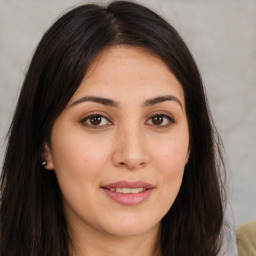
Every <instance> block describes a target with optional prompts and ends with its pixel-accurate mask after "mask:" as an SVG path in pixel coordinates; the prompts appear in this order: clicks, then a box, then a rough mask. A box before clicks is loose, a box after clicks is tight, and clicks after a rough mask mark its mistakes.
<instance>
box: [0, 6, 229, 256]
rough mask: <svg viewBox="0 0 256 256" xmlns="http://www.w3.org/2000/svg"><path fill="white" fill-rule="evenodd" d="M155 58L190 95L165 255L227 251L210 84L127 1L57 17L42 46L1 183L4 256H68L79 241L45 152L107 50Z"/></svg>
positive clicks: (180, 47)
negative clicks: (125, 48) (122, 48)
mask: <svg viewBox="0 0 256 256" xmlns="http://www.w3.org/2000/svg"><path fill="white" fill-rule="evenodd" d="M120 44H125V45H132V46H139V47H143V48H146V49H147V50H150V51H151V52H153V53H154V54H156V55H157V56H159V58H161V59H162V60H163V61H164V62H165V63H166V64H167V65H168V67H169V68H170V71H171V72H172V73H173V74H174V75H175V76H176V78H177V79H178V80H179V82H180V83H181V85H182V87H183V91H184V95H185V105H186V114H187V118H188V123H189V132H190V158H189V161H188V163H187V165H186V167H185V172H184V178H183V182H182V185H181V188H180V191H179V194H178V196H177V198H176V200H175V202H174V204H173V206H172V207H171V208H170V210H169V211H168V213H167V214H166V216H165V217H164V218H163V220H162V229H161V230H162V234H161V248H162V255H163V256H180V255H182V256H186V255H187V256H193V255H197V256H199V255H203V256H214V255H217V253H218V251H219V248H220V246H221V241H222V236H221V229H222V225H223V199H224V198H223V195H224V193H223V191H224V188H223V184H222V179H221V176H222V175H225V169H224V168H220V167H221V166H223V165H222V164H223V162H222V156H221V150H220V142H219V138H218V135H217V132H216V129H215V127H214V124H213V122H212V119H211V115H210V112H209V109H208V105H207V100H206V96H205V93H204V88H203V84H202V80H201V77H200V74H199V72H198V69H197V67H196V64H195V62H194V60H193V57H192V55H191V54H190V51H189V50H188V48H187V46H186V45H185V43H184V42H183V40H182V39H181V37H180V36H179V34H178V33H177V32H176V31H175V29H174V28H173V27H172V26H171V25H170V24H168V23H167V22H166V21H165V20H164V19H162V18H161V17H160V16H158V15H157V14H155V13H154V12H152V11H151V10H149V9H147V8H145V7H143V6H141V5H138V4H135V3H131V2H127V1H117V2H112V3H110V4H109V5H108V6H106V7H101V6H98V5H94V4H89V5H82V6H79V7H77V8H75V9H73V10H71V11H70V12H68V13H66V14H65V15H63V16H62V17H61V18H59V19H58V20H57V21H56V22H55V23H54V24H53V25H52V26H51V27H50V28H49V30H48V31H47V32H46V33H45V35H44V36H43V38H42V40H41V41H40V43H39V45H38V47H37V49H36V51H35V53H34V56H33V58H32V61H31V64H30V67H29V69H28V72H27V75H26V77H25V80H24V83H23V86H22V88H21V93H20V97H19V100H18V104H17V108H16V112H15V115H14V117H13V120H12V124H11V127H10V130H9V135H8V136H9V137H8V145H7V150H6V155H5V159H4V164H3V170H2V176H1V206H0V207H1V208H0V254H1V255H4V256H14V255H15V256H17V255H19V256H35V255H36V256H68V244H69V243H72V241H71V240H70V237H69V233H68V227H67V223H66V220H65V215H64V213H63V209H62V196H61V191H60V188H59V185H58V182H57V179H56V176H55V174H54V172H47V171H45V170H44V169H43V168H42V166H41V162H42V148H43V145H44V143H45V142H49V138H50V135H51V129H52V125H53V123H54V121H55V120H56V118H57V117H58V115H59V114H60V113H61V112H62V110H63V109H64V107H65V106H66V104H67V103H68V101H69V99H70V98H71V96H72V95H73V94H74V92H75V91H76V90H77V88H78V87H79V84H80V83H81V81H82V79H83V77H84V75H85V73H86V70H87V69H88V67H89V65H90V63H91V62H92V60H93V59H94V58H95V57H96V56H97V55H98V54H99V53H100V52H101V51H102V50H103V48H104V47H106V46H111V45H120Z"/></svg>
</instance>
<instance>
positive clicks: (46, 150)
mask: <svg viewBox="0 0 256 256" xmlns="http://www.w3.org/2000/svg"><path fill="white" fill-rule="evenodd" d="M43 161H46V163H47V164H46V165H45V166H44V169H46V170H53V169H54V164H53V158H52V153H51V150H50V147H49V145H48V143H45V145H44V150H43Z"/></svg>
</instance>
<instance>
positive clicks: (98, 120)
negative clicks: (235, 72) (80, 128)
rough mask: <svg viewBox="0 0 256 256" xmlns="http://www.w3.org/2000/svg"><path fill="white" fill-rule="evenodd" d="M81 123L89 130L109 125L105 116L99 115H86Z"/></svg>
mask: <svg viewBox="0 0 256 256" xmlns="http://www.w3.org/2000/svg"><path fill="white" fill-rule="evenodd" d="M81 123H82V124H84V125H86V126H88V127H90V128H101V127H104V126H107V125H110V124H111V122H110V121H109V120H108V119H107V118H106V117H105V116H103V115H100V114H91V115H88V116H86V117H84V118H83V119H82V120H81Z"/></svg>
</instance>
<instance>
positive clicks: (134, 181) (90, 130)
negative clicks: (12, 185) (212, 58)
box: [45, 46, 189, 237]
mask: <svg viewBox="0 0 256 256" xmlns="http://www.w3.org/2000/svg"><path fill="white" fill-rule="evenodd" d="M188 145H189V132H188V123H187V118H186V113H185V103H184V95H183V90H182V87H181V85H180V83H179V82H178V81H177V79H176V78H175V76H174V75H173V74H172V73H171V72H170V70H169V69H168V68H167V66H166V65H165V64H164V62H163V61H161V60H160V59H159V58H157V57H154V56H153V55H152V54H150V53H148V52H147V51H145V50H142V49H138V48H135V47H129V46H115V47H110V48H107V49H105V50H104V51H103V52H102V53H101V54H100V55H99V56H98V57H97V59H96V60H95V62H94V63H93V64H92V65H91V67H90V68H89V70H88V72H87V74H86V75H85V77H84V79H83V81H82V83H81V85H80V86H79V88H78V89H77V91H76V92H75V94H74V95H73V96H72V98H71V100H70V102H69V103H68V104H67V106H66V108H65V109H64V111H63V112H62V113H61V114H60V115H59V117H58V118H57V120H56V121H55V123H54V125H53V129H52V134H51V145H46V148H45V156H46V160H47V162H48V164H47V166H46V168H47V169H49V170H51V169H54V170H55V172H56V175H57V179H58V182H59V185H60V188H61V191H62V193H63V205H64V211H65V215H66V218H67V221H68V225H69V226H70V228H71V229H73V230H77V229H80V230H85V231H86V232H90V231H91V232H96V233H97V232H100V233H101V234H109V235H114V236H122V237H123V236H130V235H139V234H143V233H146V232H151V231H152V232H153V231H154V232H155V231H156V230H158V228H159V224H160V221H161V219H162V218H163V216H164V215H165V214H166V213H167V211H168V210H169V209H170V207H171V206H172V204H173V202H174V200H175V198H176V196H177V193H178V191H179V189H180V186H181V182H182V177H183V171H184V166H185V165H186V162H187V160H188Z"/></svg>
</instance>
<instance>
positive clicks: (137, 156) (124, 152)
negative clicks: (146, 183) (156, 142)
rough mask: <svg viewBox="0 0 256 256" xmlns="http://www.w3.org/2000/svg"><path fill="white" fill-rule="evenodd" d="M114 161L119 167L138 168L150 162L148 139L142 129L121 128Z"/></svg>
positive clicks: (116, 142) (116, 141)
mask: <svg viewBox="0 0 256 256" xmlns="http://www.w3.org/2000/svg"><path fill="white" fill-rule="evenodd" d="M112 161H113V163H114V165H115V166H117V167H119V168H126V169H128V170H136V169H141V168H144V167H145V166H146V165H147V164H148V162H149V154H148V151H147V146H146V140H145V136H144V134H143V132H141V131H140V129H138V128H137V129H120V131H119V132H118V133H117V134H116V138H115V147H114V152H113V158H112Z"/></svg>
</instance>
